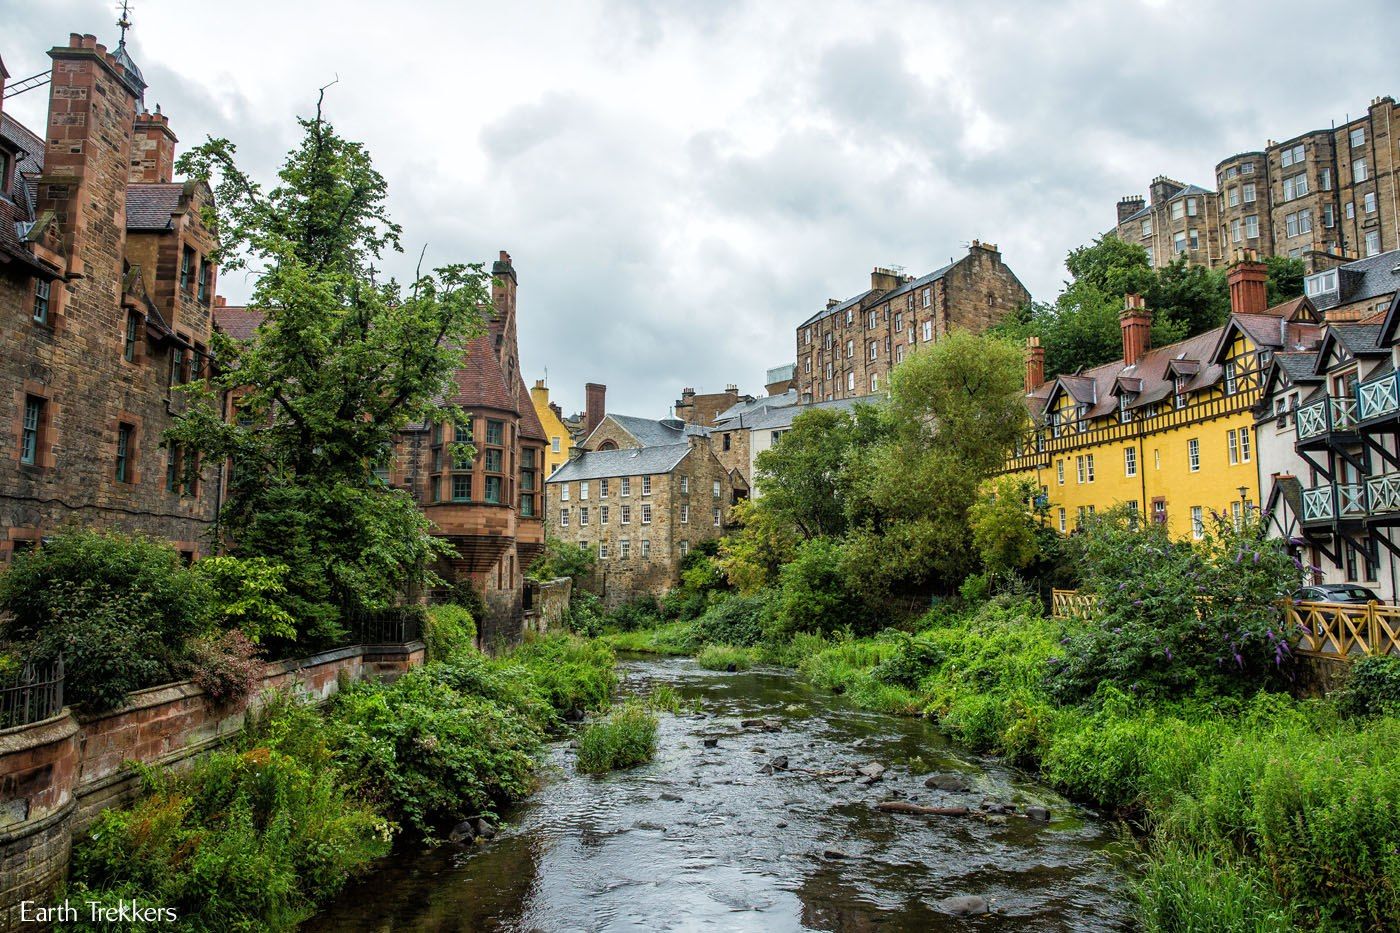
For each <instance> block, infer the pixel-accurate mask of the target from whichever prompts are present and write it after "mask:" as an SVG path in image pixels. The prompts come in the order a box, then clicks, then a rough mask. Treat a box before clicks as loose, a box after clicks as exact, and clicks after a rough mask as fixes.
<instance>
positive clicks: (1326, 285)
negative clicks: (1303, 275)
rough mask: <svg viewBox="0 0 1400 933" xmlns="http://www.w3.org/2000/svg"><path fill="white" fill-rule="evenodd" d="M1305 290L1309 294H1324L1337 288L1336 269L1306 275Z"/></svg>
mask: <svg viewBox="0 0 1400 933" xmlns="http://www.w3.org/2000/svg"><path fill="white" fill-rule="evenodd" d="M1305 281H1306V290H1307V293H1308V294H1309V295H1326V294H1329V293H1331V292H1335V291H1336V290H1337V270H1336V269H1329V270H1328V271H1326V272H1319V273H1317V274H1316V275H1310V276H1308V277H1307V279H1306V280H1305Z"/></svg>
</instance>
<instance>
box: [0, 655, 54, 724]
mask: <svg viewBox="0 0 1400 933" xmlns="http://www.w3.org/2000/svg"><path fill="white" fill-rule="evenodd" d="M62 710H63V658H62V657H61V656H60V657H58V658H56V659H54V660H52V661H38V662H35V661H26V662H25V663H24V665H23V666H21V668H20V669H19V671H18V672H17V673H15V674H14V675H13V676H11V677H8V678H3V679H0V729H11V728H14V727H15V726H27V725H29V724H30V723H34V722H42V721H44V720H45V719H48V718H49V717H50V716H57V715H58V714H59V713H60V712H61V711H62Z"/></svg>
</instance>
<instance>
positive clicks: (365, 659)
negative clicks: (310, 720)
mask: <svg viewBox="0 0 1400 933" xmlns="http://www.w3.org/2000/svg"><path fill="white" fill-rule="evenodd" d="M423 654H424V645H423V643H422V642H411V643H408V644H404V645H355V646H350V647H346V648H338V649H335V650H333V651H327V652H323V653H321V654H318V655H314V656H312V657H309V658H301V659H297V660H291V661H279V662H276V663H274V664H271V665H269V666H268V669H267V672H266V673H265V675H264V677H263V681H262V686H261V688H260V689H259V690H258V691H257V694H256V695H255V698H254V699H253V701H252V702H251V703H250V704H249V705H248V706H246V707H239V706H235V705H223V706H220V705H218V704H215V703H214V702H213V701H211V700H210V699H209V697H208V696H206V695H205V694H204V692H203V691H202V690H200V689H199V688H198V687H196V686H195V685H194V684H193V683H190V682H189V681H184V682H181V683H174V684H165V685H162V686H159V687H152V688H150V689H147V690H140V691H137V692H135V693H132V694H130V695H129V697H128V699H127V703H126V705H125V706H123V707H122V708H121V709H118V710H114V711H112V712H109V713H104V714H102V715H100V716H92V717H79V716H77V715H75V714H74V712H73V711H72V710H70V709H65V710H64V711H63V712H62V713H61V714H59V715H58V716H55V717H53V718H51V719H48V720H45V721H44V722H39V723H34V724H31V725H27V726H18V727H15V728H12V729H5V730H0V931H4V930H17V929H20V924H19V904H20V902H21V901H25V900H30V901H41V902H42V901H44V900H46V899H47V898H48V897H50V895H51V894H52V892H53V891H54V889H55V888H56V886H57V885H58V883H59V882H61V881H62V880H63V878H64V876H65V874H66V873H67V869H68V855H69V850H70V848H71V843H72V837H73V834H74V833H77V832H80V831H81V830H82V829H83V828H84V827H86V826H87V825H88V824H89V823H91V822H92V820H93V819H94V818H95V817H96V816H97V815H98V814H99V813H100V812H101V811H102V810H104V809H106V808H107V807H112V806H119V805H121V804H123V803H126V802H128V801H130V800H131V799H132V798H133V797H134V795H135V793H136V791H137V789H138V786H139V782H138V780H137V778H136V776H135V774H134V773H133V772H132V771H131V770H130V769H129V768H128V767H127V766H126V763H127V762H129V761H139V762H142V763H144V764H152V765H159V766H162V767H179V766H181V765H182V764H184V763H187V762H188V761H189V760H190V759H192V758H194V757H195V756H197V755H199V754H201V753H203V752H206V751H209V750H211V749H213V748H215V747H217V746H218V745H220V744H221V743H223V742H225V741H227V740H228V739H229V738H230V737H232V736H233V735H236V734H237V733H238V732H239V731H240V730H242V728H243V725H244V722H245V720H246V718H247V715H248V710H249V708H252V709H256V708H257V706H258V705H259V702H260V697H261V695H262V694H264V693H265V692H267V691H269V690H287V689H290V690H295V691H296V692H298V693H301V694H303V695H305V696H308V697H311V698H313V699H315V700H316V701H321V700H325V699H326V698H327V697H329V696H330V695H331V694H332V693H334V692H335V691H336V689H337V685H338V684H339V682H340V678H341V677H346V678H349V679H350V680H361V679H365V678H369V677H376V678H392V677H397V676H398V675H399V674H401V673H403V672H404V671H406V670H408V669H409V668H412V667H416V666H418V665H420V664H422V663H423Z"/></svg>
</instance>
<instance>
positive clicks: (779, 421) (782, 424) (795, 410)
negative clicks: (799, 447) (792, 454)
mask: <svg viewBox="0 0 1400 933" xmlns="http://www.w3.org/2000/svg"><path fill="white" fill-rule="evenodd" d="M884 399H885V396H883V395H861V396H857V397H855V398H837V399H832V400H831V401H829V402H812V403H809V404H806V405H787V406H784V407H782V408H769V409H765V410H764V411H761V412H758V413H757V414H755V415H754V416H753V417H752V418H751V419H748V421H747V423H746V424H745V425H744V427H746V428H750V429H751V430H754V431H772V430H783V429H786V428H790V427H792V422H793V420H794V419H795V418H796V417H797V416H798V415H800V414H802V413H803V412H808V411H812V410H813V409H817V408H822V409H825V408H834V409H836V410H838V411H850V410H851V409H852V408H855V407H856V406H857V405H876V404H879V403H880V402H882V401H884Z"/></svg>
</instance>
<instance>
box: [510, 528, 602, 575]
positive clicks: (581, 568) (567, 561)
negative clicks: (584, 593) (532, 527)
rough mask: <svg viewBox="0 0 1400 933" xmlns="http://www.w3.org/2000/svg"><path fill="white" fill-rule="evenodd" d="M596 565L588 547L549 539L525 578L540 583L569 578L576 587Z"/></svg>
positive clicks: (595, 559) (595, 560)
mask: <svg viewBox="0 0 1400 933" xmlns="http://www.w3.org/2000/svg"><path fill="white" fill-rule="evenodd" d="M596 563H597V558H596V557H594V555H593V549H592V548H590V547H589V546H588V545H586V544H571V543H569V542H568V541H560V540H559V539H558V538H549V539H547V540H546V541H545V543H544V551H543V552H542V553H541V554H540V556H539V557H537V558H535V562H534V563H533V564H531V565H530V569H529V570H528V571H527V572H526V576H528V577H529V578H530V579H531V580H537V581H539V582H541V583H545V582H548V581H549V580H557V579H559V578H560V577H570V578H572V579H573V581H574V585H575V586H577V585H578V584H579V581H581V580H582V579H583V578H584V577H586V576H588V575H589V574H590V573H592V572H593V566H594V565H595V564H596Z"/></svg>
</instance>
